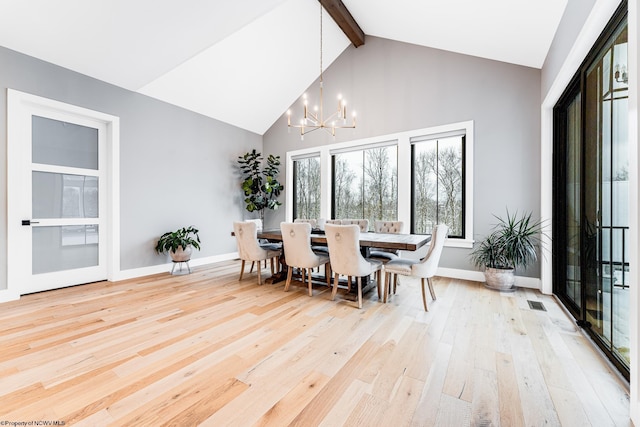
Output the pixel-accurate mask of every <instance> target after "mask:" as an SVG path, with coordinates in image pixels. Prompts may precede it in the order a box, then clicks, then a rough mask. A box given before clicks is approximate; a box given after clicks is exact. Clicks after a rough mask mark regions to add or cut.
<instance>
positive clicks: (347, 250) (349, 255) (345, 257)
mask: <svg viewBox="0 0 640 427" xmlns="http://www.w3.org/2000/svg"><path fill="white" fill-rule="evenodd" d="M324 230H325V236H326V238H327V245H328V247H329V258H330V260H331V270H333V290H332V291H331V299H332V300H333V299H335V297H336V292H337V291H338V280H339V278H340V275H343V276H347V278H348V280H349V284H351V277H357V278H358V279H357V282H358V308H362V278H363V277H366V276H369V275H371V274H372V273H375V272H377V273H378V274H377V276H378V277H377V279H378V298H380V294H381V292H380V285H381V279H382V277H381V276H380V269H381V268H382V263H381V262H380V261H375V260H369V259H367V258H365V257H363V256H362V254H361V253H360V227H358V226H357V225H355V224H352V225H334V224H326V225H325V227H324Z"/></svg>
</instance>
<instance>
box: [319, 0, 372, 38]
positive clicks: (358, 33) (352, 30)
mask: <svg viewBox="0 0 640 427" xmlns="http://www.w3.org/2000/svg"><path fill="white" fill-rule="evenodd" d="M318 1H319V2H320V4H321V5H322V7H324V10H326V11H327V12H328V13H329V15H330V16H331V17H332V18H333V20H334V21H335V22H336V24H338V27H340V29H341V30H342V31H343V32H344V33H345V35H346V36H347V37H348V38H349V40H351V43H353V45H354V46H355V47H358V46H362V45H363V44H364V31H362V28H360V26H359V25H358V23H357V22H356V20H355V19H353V16H351V13H350V12H349V10H348V9H347V7H346V6H345V5H344V3H342V0H318Z"/></svg>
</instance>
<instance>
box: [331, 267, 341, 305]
mask: <svg viewBox="0 0 640 427" xmlns="http://www.w3.org/2000/svg"><path fill="white" fill-rule="evenodd" d="M339 278H340V275H339V274H338V273H334V274H333V290H332V291H331V301H333V300H334V299H335V298H336V293H337V292H338V279H339Z"/></svg>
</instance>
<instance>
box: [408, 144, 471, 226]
mask: <svg viewBox="0 0 640 427" xmlns="http://www.w3.org/2000/svg"><path fill="white" fill-rule="evenodd" d="M463 144H464V137H463V136H458V137H452V138H443V139H435V140H429V141H424V142H420V143H416V144H414V146H413V165H412V167H413V177H414V178H413V179H414V186H413V203H414V205H413V209H414V210H413V231H414V232H415V233H419V234H429V233H431V230H432V229H433V227H434V226H435V225H436V224H446V225H448V226H449V230H450V231H449V236H450V237H463V232H464V230H463V225H464V224H463V221H464V215H463V212H464V201H463V196H462V191H463V171H462V165H463Z"/></svg>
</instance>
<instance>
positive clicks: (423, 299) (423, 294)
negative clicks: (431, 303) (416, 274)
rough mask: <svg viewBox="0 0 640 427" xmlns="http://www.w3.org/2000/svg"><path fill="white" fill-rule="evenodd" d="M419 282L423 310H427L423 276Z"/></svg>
mask: <svg viewBox="0 0 640 427" xmlns="http://www.w3.org/2000/svg"><path fill="white" fill-rule="evenodd" d="M420 283H421V284H422V286H421V288H422V305H423V306H424V311H429V309H428V308H427V297H426V295H425V291H424V277H423V278H421V279H420Z"/></svg>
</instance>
